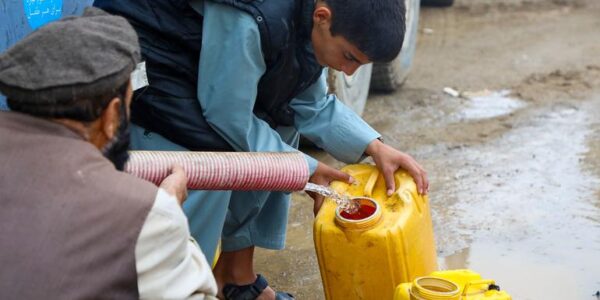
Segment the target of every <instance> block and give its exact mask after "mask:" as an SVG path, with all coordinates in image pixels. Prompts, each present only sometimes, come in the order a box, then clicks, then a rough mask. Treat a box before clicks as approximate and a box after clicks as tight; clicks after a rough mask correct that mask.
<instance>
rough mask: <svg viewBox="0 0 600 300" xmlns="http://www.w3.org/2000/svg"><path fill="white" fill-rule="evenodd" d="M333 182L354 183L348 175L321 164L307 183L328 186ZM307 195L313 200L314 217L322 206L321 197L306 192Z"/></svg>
mask: <svg viewBox="0 0 600 300" xmlns="http://www.w3.org/2000/svg"><path fill="white" fill-rule="evenodd" d="M334 180H338V181H342V182H348V183H353V182H354V178H352V177H351V176H350V175H348V174H346V173H344V172H342V171H340V170H337V169H334V168H332V167H330V166H328V165H326V164H324V163H322V162H319V164H318V165H317V169H316V170H315V173H314V174H313V175H312V176H311V177H310V179H309V180H308V181H309V182H312V183H314V184H319V185H322V186H329V184H330V183H331V182H332V181H334ZM308 195H310V197H311V198H313V200H315V204H314V207H313V212H314V213H315V216H316V215H317V213H318V212H319V209H321V205H323V196H321V195H319V194H316V193H312V192H308Z"/></svg>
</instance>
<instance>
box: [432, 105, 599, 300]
mask: <svg viewBox="0 0 600 300" xmlns="http://www.w3.org/2000/svg"><path fill="white" fill-rule="evenodd" d="M598 100H600V99H598ZM595 104H596V105H597V104H600V101H596V103H595ZM592 114H593V113H591V112H588V110H587V109H576V108H574V107H572V106H560V105H558V106H553V107H551V108H550V109H549V111H544V112H538V113H537V114H535V115H533V116H531V117H530V119H529V120H528V121H527V122H526V123H524V124H522V125H521V126H520V127H519V128H515V129H514V130H512V131H510V132H509V133H507V134H505V135H504V136H503V137H501V138H500V139H498V140H495V141H491V142H490V143H488V144H485V145H483V146H479V147H472V148H467V149H462V151H460V152H459V153H456V154H454V155H453V156H454V157H452V156H451V157H450V159H451V160H453V161H455V162H458V161H462V162H464V163H463V164H462V166H455V167H456V169H455V176H457V177H453V176H448V178H447V180H446V183H445V184H444V186H445V187H446V189H447V190H446V193H445V195H444V197H445V199H437V197H436V198H434V199H432V202H433V210H434V211H435V215H434V223H435V224H436V238H437V243H438V250H439V253H440V256H442V257H443V258H442V259H440V267H442V268H471V269H473V270H476V271H477V272H479V273H481V274H482V275H483V276H484V277H488V278H492V279H495V280H496V281H497V283H498V284H499V285H500V286H501V287H502V288H503V289H504V290H506V291H508V292H509V293H510V294H511V295H512V296H513V299H523V300H526V299H531V300H538V299H545V300H550V299H591V295H592V294H593V293H594V292H595V291H596V290H598V288H599V287H600V222H598V220H597V218H596V217H597V216H598V215H600V209H599V208H598V207H597V206H594V202H595V201H596V200H595V198H596V196H595V194H594V193H595V189H596V188H597V186H598V181H597V180H596V179H594V177H592V176H590V175H589V174H584V172H583V171H582V170H581V168H582V165H581V161H582V159H583V156H584V154H585V153H586V152H587V150H588V149H587V146H586V137H587V136H588V134H589V133H590V130H589V129H588V126H587V124H588V123H589V122H588V121H586V119H587V120H589V118H592V117H593V115H592ZM434 197H435V196H434Z"/></svg>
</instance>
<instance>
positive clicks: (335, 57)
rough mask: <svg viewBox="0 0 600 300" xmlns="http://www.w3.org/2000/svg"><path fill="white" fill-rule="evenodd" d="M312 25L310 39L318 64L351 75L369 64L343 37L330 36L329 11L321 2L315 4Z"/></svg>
mask: <svg viewBox="0 0 600 300" xmlns="http://www.w3.org/2000/svg"><path fill="white" fill-rule="evenodd" d="M313 23H314V25H313V29H312V34H311V39H312V44H313V48H314V50H315V57H316V58H317V61H318V62H319V64H321V65H322V66H324V67H330V68H333V69H335V70H337V71H341V72H344V73H345V74H347V75H352V74H354V72H355V71H356V69H358V67H360V66H361V65H364V64H368V63H370V61H369V58H368V57H367V56H366V55H365V54H364V53H363V52H362V51H360V50H358V48H356V46H354V45H353V44H352V43H350V42H349V41H348V40H346V39H345V38H344V37H342V36H339V35H338V36H332V35H331V31H330V27H331V10H329V7H327V5H326V4H324V3H323V2H320V1H319V2H317V6H316V8H315V11H314V13H313Z"/></svg>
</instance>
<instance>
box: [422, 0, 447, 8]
mask: <svg viewBox="0 0 600 300" xmlns="http://www.w3.org/2000/svg"><path fill="white" fill-rule="evenodd" d="M453 4H454V0H422V1H421V5H423V6H437V7H445V6H452V5H453Z"/></svg>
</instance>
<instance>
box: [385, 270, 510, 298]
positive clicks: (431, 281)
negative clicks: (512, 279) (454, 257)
mask: <svg viewBox="0 0 600 300" xmlns="http://www.w3.org/2000/svg"><path fill="white" fill-rule="evenodd" d="M511 299H512V298H511V296H510V295H509V294H507V293H506V292H505V291H501V290H500V287H499V286H497V285H496V283H495V282H494V281H493V280H491V279H482V278H481V275H479V274H478V273H475V272H473V271H471V270H450V271H437V272H433V273H431V274H430V275H428V276H424V277H419V278H416V279H415V280H414V281H413V282H407V283H403V284H401V285H399V286H398V287H397V288H396V293H395V295H394V300H511Z"/></svg>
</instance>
